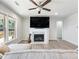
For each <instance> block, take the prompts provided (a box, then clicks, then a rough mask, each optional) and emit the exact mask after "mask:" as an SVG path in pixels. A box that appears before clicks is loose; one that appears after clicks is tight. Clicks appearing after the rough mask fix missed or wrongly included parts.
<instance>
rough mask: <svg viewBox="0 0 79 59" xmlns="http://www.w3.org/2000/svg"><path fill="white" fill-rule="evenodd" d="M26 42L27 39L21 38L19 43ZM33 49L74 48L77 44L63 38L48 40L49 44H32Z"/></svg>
mask: <svg viewBox="0 0 79 59" xmlns="http://www.w3.org/2000/svg"><path fill="white" fill-rule="evenodd" d="M21 43H22V44H28V43H27V40H22V41H21V42H20V44H21ZM31 48H33V49H70V50H71V49H73V50H74V49H76V48H77V46H76V45H74V44H72V43H70V42H67V41H65V40H50V41H49V44H32V45H31Z"/></svg>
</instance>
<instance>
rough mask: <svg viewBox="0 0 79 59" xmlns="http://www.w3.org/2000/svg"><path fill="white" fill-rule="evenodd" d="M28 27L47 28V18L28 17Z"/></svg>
mask: <svg viewBox="0 0 79 59" xmlns="http://www.w3.org/2000/svg"><path fill="white" fill-rule="evenodd" d="M30 27H32V28H49V17H30Z"/></svg>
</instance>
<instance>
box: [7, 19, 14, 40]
mask: <svg viewBox="0 0 79 59" xmlns="http://www.w3.org/2000/svg"><path fill="white" fill-rule="evenodd" d="M8 33H9V34H8V39H9V40H12V39H14V38H15V21H14V19H13V18H10V17H9V18H8Z"/></svg>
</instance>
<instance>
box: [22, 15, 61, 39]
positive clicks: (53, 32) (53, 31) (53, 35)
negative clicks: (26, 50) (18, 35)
mask: <svg viewBox="0 0 79 59" xmlns="http://www.w3.org/2000/svg"><path fill="white" fill-rule="evenodd" d="M58 20H60V19H59V18H54V17H53V16H50V28H49V39H50V40H56V39H57V25H56V22H57V21H58ZM61 20H62V19H61ZM29 29H30V17H29V16H28V17H26V19H24V20H23V40H27V39H28V37H29V36H28V34H29Z"/></svg>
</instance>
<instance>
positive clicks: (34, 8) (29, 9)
mask: <svg viewBox="0 0 79 59" xmlns="http://www.w3.org/2000/svg"><path fill="white" fill-rule="evenodd" d="M34 9H37V7H36V8H30V9H28V10H34Z"/></svg>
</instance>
